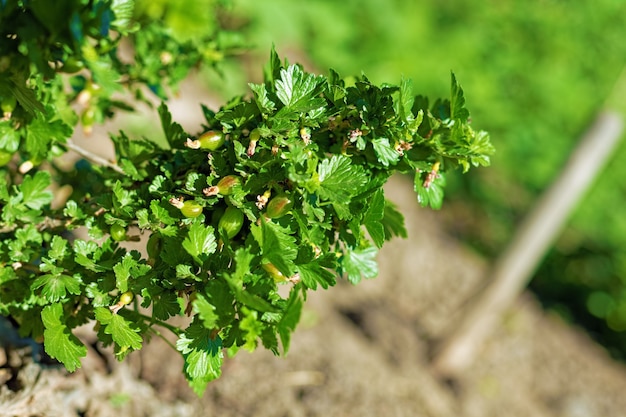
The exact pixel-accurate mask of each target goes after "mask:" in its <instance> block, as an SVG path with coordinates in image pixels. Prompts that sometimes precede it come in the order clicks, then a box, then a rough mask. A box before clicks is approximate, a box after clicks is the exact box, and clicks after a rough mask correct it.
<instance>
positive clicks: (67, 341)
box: [41, 303, 87, 372]
mask: <svg viewBox="0 0 626 417" xmlns="http://www.w3.org/2000/svg"><path fill="white" fill-rule="evenodd" d="M41 320H42V321H43V325H44V328H45V330H44V333H43V336H44V349H45V350H46V353H47V354H48V355H50V356H51V357H52V358H54V359H56V360H58V361H59V362H61V363H62V364H63V365H65V367H66V368H67V370H68V371H70V372H74V371H75V370H76V369H77V368H80V358H83V357H85V356H86V355H87V348H86V347H85V345H83V344H82V343H81V341H80V340H78V338H77V337H76V336H74V335H73V334H72V332H71V331H70V329H69V328H68V327H67V326H65V325H64V324H63V323H64V321H65V320H64V318H63V306H62V305H61V304H60V303H55V304H51V305H49V306H46V307H44V309H43V310H42V311H41Z"/></svg>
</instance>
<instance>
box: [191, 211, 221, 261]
mask: <svg viewBox="0 0 626 417" xmlns="http://www.w3.org/2000/svg"><path fill="white" fill-rule="evenodd" d="M183 248H184V249H185V250H186V251H187V253H188V254H190V255H191V256H192V257H193V259H194V260H195V261H196V262H197V263H198V264H200V265H202V264H203V263H204V262H205V261H206V260H207V259H208V258H209V255H211V254H212V253H214V252H215V250H216V249H217V243H216V241H215V234H214V229H213V227H211V226H205V225H203V224H202V223H201V222H194V223H192V224H191V226H190V227H189V232H188V233H187V237H186V238H185V240H183Z"/></svg>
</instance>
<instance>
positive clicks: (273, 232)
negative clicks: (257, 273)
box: [259, 221, 298, 277]
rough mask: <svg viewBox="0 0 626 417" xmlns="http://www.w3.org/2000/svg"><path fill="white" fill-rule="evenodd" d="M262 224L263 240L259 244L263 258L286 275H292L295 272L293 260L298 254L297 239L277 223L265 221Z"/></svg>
mask: <svg viewBox="0 0 626 417" xmlns="http://www.w3.org/2000/svg"><path fill="white" fill-rule="evenodd" d="M261 225H262V240H261V241H260V242H259V245H260V246H261V251H262V253H263V259H265V260H266V261H267V262H271V263H272V264H274V266H275V267H276V268H278V270H279V271H280V272H282V273H283V274H284V275H285V276H287V277H290V276H292V275H293V274H294V272H295V265H294V262H293V261H294V260H295V259H296V256H297V255H298V251H297V247H298V245H296V239H295V238H294V237H293V236H290V235H288V234H287V230H286V229H284V228H282V227H281V226H279V225H278V224H276V223H273V222H271V221H263V222H262V223H261Z"/></svg>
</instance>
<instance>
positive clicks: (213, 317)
mask: <svg viewBox="0 0 626 417" xmlns="http://www.w3.org/2000/svg"><path fill="white" fill-rule="evenodd" d="M192 305H193V312H194V313H196V314H197V315H198V316H199V317H200V319H201V320H202V323H203V324H204V327H205V328H207V329H215V328H217V323H218V320H219V316H218V315H217V313H216V312H215V310H216V308H215V306H214V305H213V304H211V303H210V302H209V300H207V299H206V298H205V297H204V295H202V294H196V299H195V300H193V302H192Z"/></svg>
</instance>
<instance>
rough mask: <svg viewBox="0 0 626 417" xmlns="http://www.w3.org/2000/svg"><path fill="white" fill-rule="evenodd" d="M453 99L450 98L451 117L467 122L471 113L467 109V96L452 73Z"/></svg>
mask: <svg viewBox="0 0 626 417" xmlns="http://www.w3.org/2000/svg"><path fill="white" fill-rule="evenodd" d="M450 90H451V97H450V117H452V119H454V120H461V121H463V122H465V121H467V119H468V118H469V115H470V114H469V111H468V110H467V109H466V108H465V96H464V95H463V89H462V88H461V86H460V85H459V83H458V82H457V81H456V77H455V76H454V73H451V88H450Z"/></svg>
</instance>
